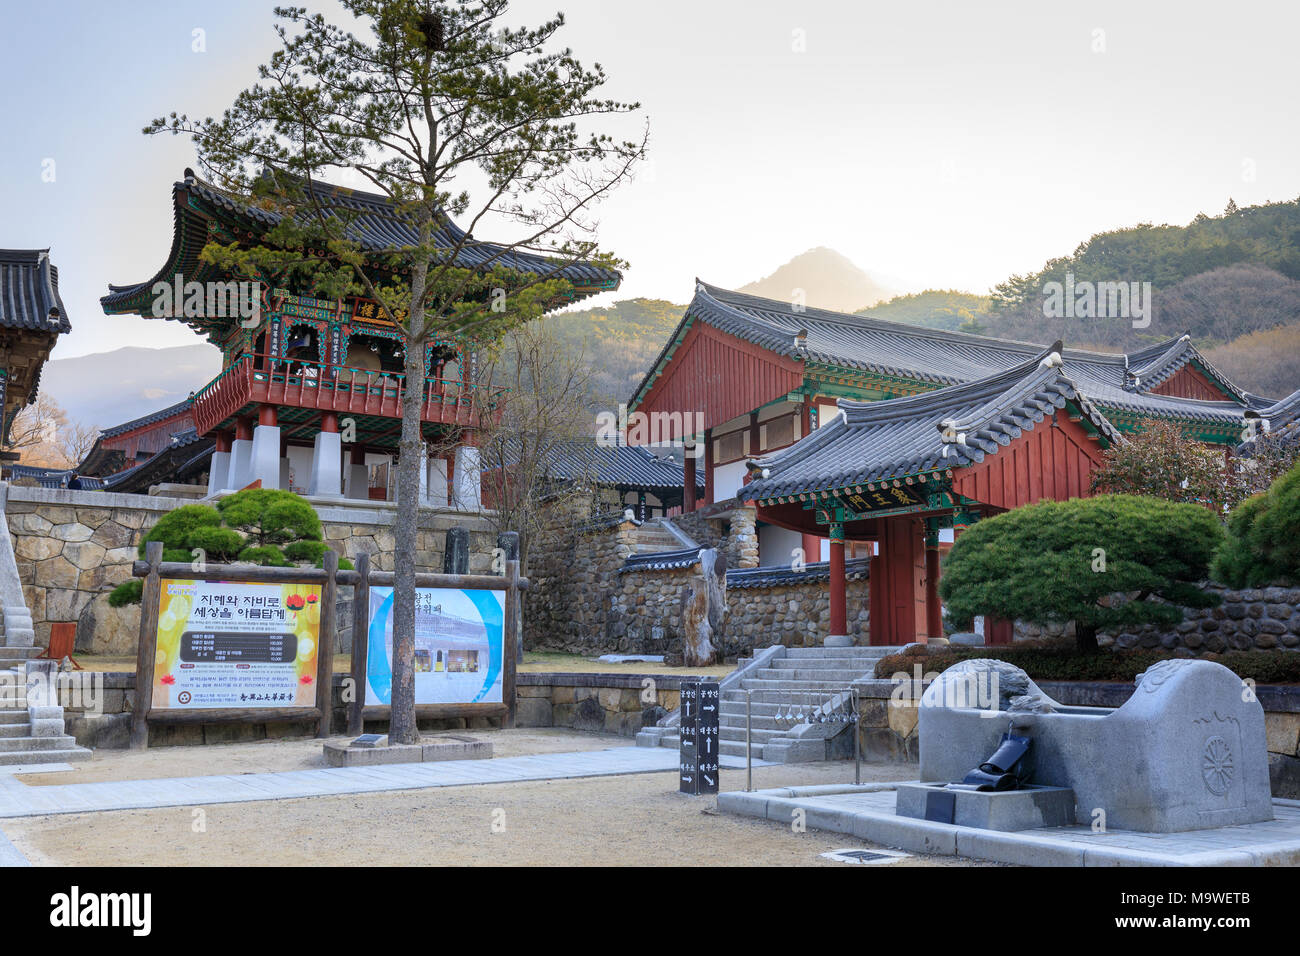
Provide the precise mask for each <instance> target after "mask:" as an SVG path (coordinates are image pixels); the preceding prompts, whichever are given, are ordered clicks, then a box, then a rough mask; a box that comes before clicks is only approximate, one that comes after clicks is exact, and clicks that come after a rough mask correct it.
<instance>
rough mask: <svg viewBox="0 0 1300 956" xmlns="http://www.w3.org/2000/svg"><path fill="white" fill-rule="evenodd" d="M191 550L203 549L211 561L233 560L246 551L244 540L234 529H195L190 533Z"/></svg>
mask: <svg viewBox="0 0 1300 956" xmlns="http://www.w3.org/2000/svg"><path fill="white" fill-rule="evenodd" d="M189 545H190V547H191V548H202V549H203V551H204V553H205V554H207V556H208V560H209V561H215V562H218V563H220V562H224V561H230V560H232V559H233V558H234V557H235V555H237V554H239V552H240V551H242V550H243V549H244V539H243V537H242V536H241V535H240V533H239V532H238V531H235V530H234V529H233V528H212V527H202V528H195V529H194V530H193V531H192V532H191V533H190V538H189Z"/></svg>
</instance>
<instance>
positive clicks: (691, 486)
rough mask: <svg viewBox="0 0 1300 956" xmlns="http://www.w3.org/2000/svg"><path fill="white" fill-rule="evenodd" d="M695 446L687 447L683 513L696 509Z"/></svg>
mask: <svg viewBox="0 0 1300 956" xmlns="http://www.w3.org/2000/svg"><path fill="white" fill-rule="evenodd" d="M694 451H695V449H694V448H687V449H686V468H685V472H686V473H685V475H684V478H683V481H682V513H683V514H687V513H689V512H691V511H694V510H695V456H694V454H692V453H693V452H694Z"/></svg>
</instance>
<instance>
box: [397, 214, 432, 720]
mask: <svg viewBox="0 0 1300 956" xmlns="http://www.w3.org/2000/svg"><path fill="white" fill-rule="evenodd" d="M421 226H422V228H421V233H422V234H424V233H426V232H427V230H428V223H427V222H426V223H422V224H421ZM427 279H428V266H427V264H423V263H422V264H417V266H416V267H415V269H414V270H413V272H412V276H411V307H410V318H409V322H410V332H409V334H408V335H407V337H406V358H405V361H404V363H403V365H404V370H405V374H406V381H405V386H404V388H403V389H402V437H401V440H400V442H399V443H398V455H399V457H398V459H397V523H396V527H394V529H393V537H394V539H395V548H394V554H393V690H392V707H391V710H390V714H389V721H388V740H389V743H395V744H413V743H415V742H417V741H418V740H419V739H420V733H419V728H418V726H417V725H416V718H415V550H416V544H417V541H418V534H419V517H420V467H421V466H422V465H423V464H424V455H425V451H424V438H423V434H422V429H421V426H422V421H423V412H424V386H425V371H424V325H425V317H424V311H423V309H421V308H420V307H419V303H420V302H422V301H423V299H424V291H425V283H426V281H427Z"/></svg>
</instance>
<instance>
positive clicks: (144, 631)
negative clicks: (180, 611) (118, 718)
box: [131, 541, 163, 750]
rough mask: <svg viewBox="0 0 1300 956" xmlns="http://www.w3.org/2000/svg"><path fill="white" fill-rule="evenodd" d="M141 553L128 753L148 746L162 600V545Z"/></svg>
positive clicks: (154, 544)
mask: <svg viewBox="0 0 1300 956" xmlns="http://www.w3.org/2000/svg"><path fill="white" fill-rule="evenodd" d="M144 553H145V560H146V561H148V562H149V573H148V574H147V575H145V579H144V585H143V586H142V588H141V591H140V643H139V645H138V647H137V649H136V658H135V707H134V709H133V710H132V711H131V749H132V750H144V749H146V748H147V747H148V746H149V708H150V707H151V706H152V704H153V668H154V661H155V658H156V657H157V654H158V603H159V601H160V600H161V599H162V579H161V577H160V576H159V574H158V565H159V564H161V563H162V555H163V543H162V542H161V541H150V542H149V543H148V544H147V545H145V549H144Z"/></svg>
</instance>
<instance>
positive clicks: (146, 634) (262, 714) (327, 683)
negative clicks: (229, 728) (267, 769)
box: [131, 541, 339, 750]
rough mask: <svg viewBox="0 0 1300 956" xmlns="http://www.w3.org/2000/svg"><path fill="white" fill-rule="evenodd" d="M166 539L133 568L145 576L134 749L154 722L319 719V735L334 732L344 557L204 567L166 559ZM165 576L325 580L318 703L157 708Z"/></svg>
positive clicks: (299, 581)
mask: <svg viewBox="0 0 1300 956" xmlns="http://www.w3.org/2000/svg"><path fill="white" fill-rule="evenodd" d="M162 552H163V545H162V542H161V541H150V542H149V543H148V544H147V545H146V546H145V560H143V561H136V562H135V563H134V564H133V565H132V566H131V573H132V574H133V575H134V576H135V577H138V578H144V587H143V590H142V592H141V595H140V643H139V648H138V649H137V651H136V662H135V697H136V700H135V709H134V710H133V711H132V713H131V749H132V750H143V749H145V748H147V747H148V746H149V724H150V723H155V724H162V723H168V724H222V723H225V724H228V723H241V722H250V723H256V722H263V721H293V720H315V721H316V736H317V737H328V736H329V734H330V710H331V704H332V699H333V690H334V682H333V674H334V637H335V633H334V632H335V624H334V604H335V599H336V597H337V595H338V579H339V569H338V568H339V557H338V555H337V554H335V553H334V552H333V551H326V552H325V558H324V561H323V562H322V563H323V564H324V565H325V567H324V568H267V567H256V566H252V565H229V564H209V565H206V566H205V567H204V569H203V570H201V571H196V570H194V567H193V566H192V565H190V564H187V563H186V562H184V561H163V560H162ZM163 578H169V579H170V578H179V579H182V580H187V581H235V582H239V583H252V584H320V585H322V587H321V609H320V628H319V630H320V633H319V634H318V635H317V642H318V643H317V651H316V705H315V706H314V707H195V708H190V709H185V710H170V709H168V710H155V709H154V707H153V674H154V663H155V661H156V660H157V655H158V606H159V604H160V603H161V599H162V580H163Z"/></svg>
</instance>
